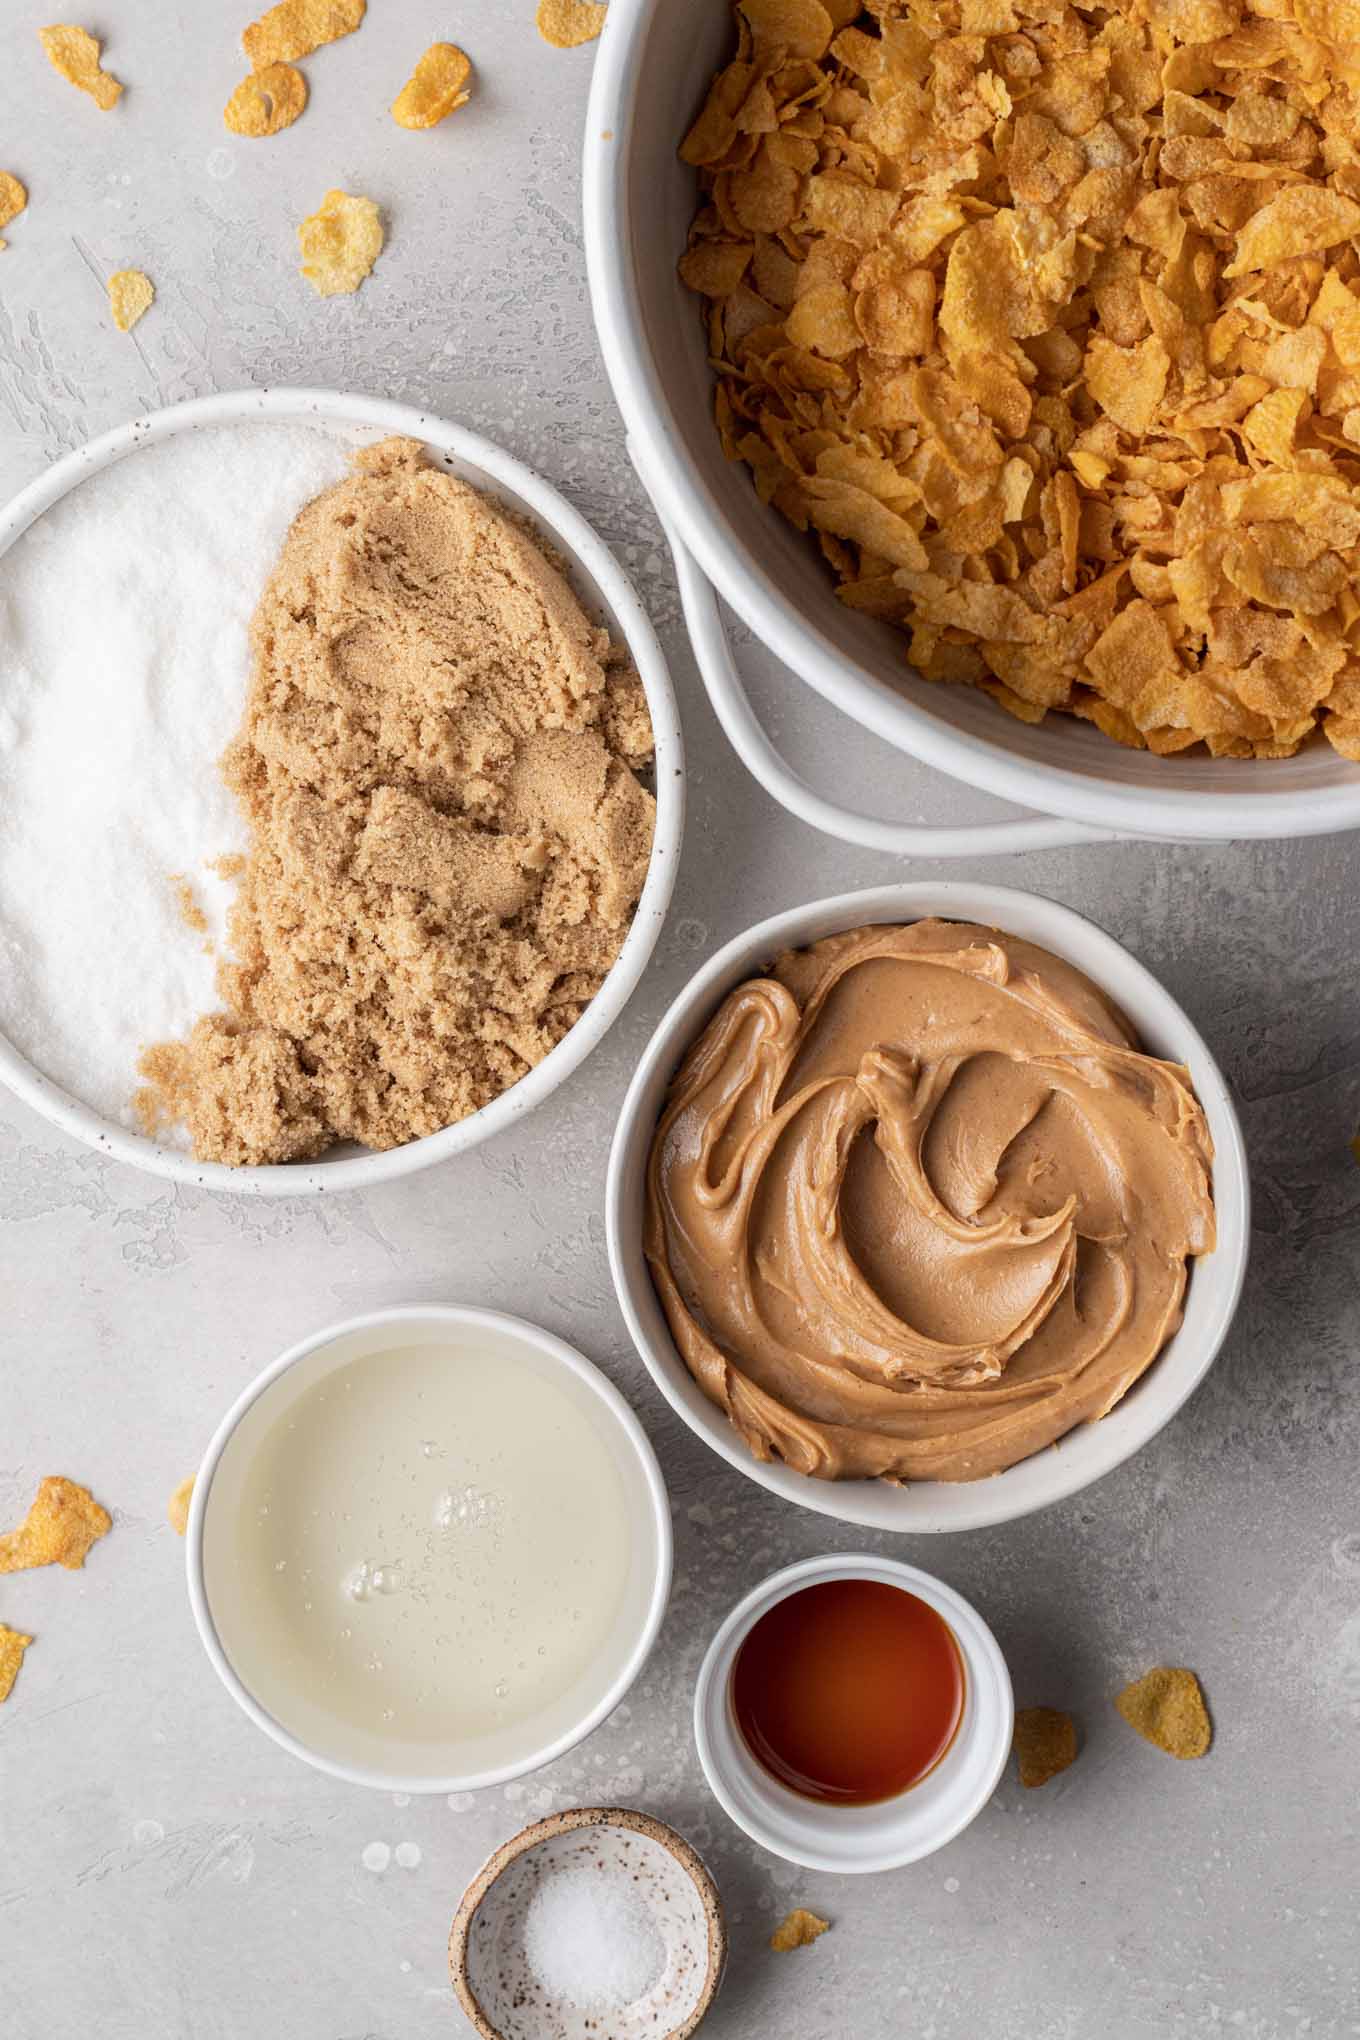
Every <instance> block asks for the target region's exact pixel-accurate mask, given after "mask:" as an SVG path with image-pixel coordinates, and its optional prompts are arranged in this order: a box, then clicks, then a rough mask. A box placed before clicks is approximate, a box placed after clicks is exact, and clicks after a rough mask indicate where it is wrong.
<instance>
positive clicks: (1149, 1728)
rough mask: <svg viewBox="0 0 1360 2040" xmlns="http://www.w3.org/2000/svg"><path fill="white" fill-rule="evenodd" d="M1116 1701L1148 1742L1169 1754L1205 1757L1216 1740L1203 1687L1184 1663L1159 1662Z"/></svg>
mask: <svg viewBox="0 0 1360 2040" xmlns="http://www.w3.org/2000/svg"><path fill="white" fill-rule="evenodd" d="M1114 1704H1115V1706H1116V1707H1117V1708H1118V1709H1119V1712H1120V1713H1121V1714H1122V1715H1123V1717H1124V1719H1125V1721H1127V1722H1128V1724H1129V1726H1130V1728H1136V1729H1137V1731H1138V1733H1139V1735H1141V1736H1142V1738H1143V1740H1144V1742H1150V1743H1151V1744H1152V1745H1153V1747H1154V1749H1159V1750H1165V1751H1166V1753H1167V1755H1168V1756H1169V1757H1202V1756H1203V1755H1204V1754H1205V1752H1206V1751H1207V1750H1208V1748H1209V1745H1210V1743H1211V1742H1212V1741H1213V1736H1214V1732H1213V1728H1212V1726H1211V1724H1210V1721H1209V1710H1208V1708H1207V1707H1206V1706H1205V1704H1204V1693H1203V1690H1202V1688H1201V1686H1200V1683H1199V1680H1198V1679H1197V1678H1196V1677H1195V1675H1194V1673H1193V1672H1191V1671H1187V1670H1186V1668H1185V1666H1184V1665H1155V1666H1154V1667H1153V1669H1152V1670H1151V1671H1150V1672H1144V1674H1143V1676H1142V1678H1141V1679H1135V1680H1134V1681H1133V1683H1132V1685H1129V1686H1125V1688H1124V1690H1123V1692H1122V1693H1119V1694H1116V1696H1115V1703H1114Z"/></svg>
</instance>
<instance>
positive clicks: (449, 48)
mask: <svg viewBox="0 0 1360 2040" xmlns="http://www.w3.org/2000/svg"><path fill="white" fill-rule="evenodd" d="M471 76H472V65H471V64H470V63H469V61H468V59H467V58H466V57H465V56H464V54H463V52H462V51H461V50H460V49H459V48H458V45H457V44H456V43H447V42H437V43H431V44H430V47H429V48H428V49H427V50H426V52H425V54H424V56H423V57H422V58H421V59H420V61H419V63H418V64H417V65H416V67H415V69H414V71H412V73H411V75H410V77H409V78H408V79H407V81H406V83H405V84H404V85H403V86H402V88H401V90H400V92H399V93H398V94H397V96H396V98H395V99H394V100H393V101H392V118H393V120H394V121H395V122H396V123H397V126H398V127H404V128H432V127H437V126H438V125H439V123H440V121H441V120H444V119H446V118H447V116H448V115H449V114H451V113H453V112H455V111H456V110H457V108H458V107H460V106H466V105H467V103H468V100H469V99H470V98H471V96H472V94H471V92H470V90H469V89H468V80H469V79H470V78H471Z"/></svg>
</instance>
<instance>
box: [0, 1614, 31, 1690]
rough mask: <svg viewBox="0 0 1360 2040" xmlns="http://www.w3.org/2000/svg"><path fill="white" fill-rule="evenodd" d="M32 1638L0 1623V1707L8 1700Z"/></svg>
mask: <svg viewBox="0 0 1360 2040" xmlns="http://www.w3.org/2000/svg"><path fill="white" fill-rule="evenodd" d="M32 1641H33V1638H32V1637H31V1636H25V1635H24V1634H23V1631H22V1630H19V1629H11V1628H9V1626H8V1625H7V1624H6V1623H4V1622H0V1705H3V1704H4V1702H5V1701H6V1700H8V1698H9V1696H10V1693H11V1692H12V1690H13V1687H14V1681H15V1680H16V1679H17V1678H18V1676H19V1667H20V1665H21V1664H22V1663H23V1661H24V1652H25V1651H26V1650H27V1649H28V1646H29V1645H30V1643H32Z"/></svg>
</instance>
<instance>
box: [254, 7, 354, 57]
mask: <svg viewBox="0 0 1360 2040" xmlns="http://www.w3.org/2000/svg"><path fill="white" fill-rule="evenodd" d="M367 5H368V0H279V4H278V6H277V7H271V8H270V9H269V10H268V12H267V13H265V14H262V15H261V16H260V18H259V20H258V21H252V22H251V24H250V26H249V28H247V29H245V30H244V31H243V32H242V35H241V48H242V49H243V50H244V51H245V53H246V55H247V56H248V57H249V58H250V61H251V63H252V64H253V65H254V67H255V69H256V70H257V71H263V70H264V69H265V68H266V67H267V66H268V65H270V64H292V63H296V61H297V59H298V58H299V57H310V55H311V54H312V51H313V50H319V49H320V48H321V46H322V44H323V43H332V42H338V41H339V39H340V37H341V36H342V35H352V34H353V33H354V31H355V29H356V28H357V27H358V26H359V23H360V22H361V21H362V20H363V18H364V11H365V9H366V7H367Z"/></svg>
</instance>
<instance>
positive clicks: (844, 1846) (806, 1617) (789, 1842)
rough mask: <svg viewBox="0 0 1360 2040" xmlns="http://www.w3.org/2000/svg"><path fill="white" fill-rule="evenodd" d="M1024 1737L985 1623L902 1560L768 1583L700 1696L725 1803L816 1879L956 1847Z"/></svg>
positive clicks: (794, 1571)
mask: <svg viewBox="0 0 1360 2040" xmlns="http://www.w3.org/2000/svg"><path fill="white" fill-rule="evenodd" d="M1013 1727H1014V1702H1013V1699H1012V1695H1011V1682H1010V1675H1009V1673H1008V1672H1007V1670H1006V1661H1005V1659H1004V1658H1003V1657H1002V1655H1001V1650H1000V1646H999V1645H998V1643H997V1641H996V1638H995V1637H994V1636H993V1635H992V1632H991V1630H990V1629H989V1628H988V1627H987V1624H986V1623H985V1622H984V1621H983V1619H982V1617H981V1616H980V1615H979V1614H978V1612H977V1610H976V1609H975V1608H973V1607H972V1605H971V1604H970V1603H969V1602H967V1601H965V1600H964V1598H963V1596H962V1595H961V1594H957V1593H955V1591H954V1589H953V1588H952V1587H949V1586H946V1585H945V1583H944V1582H943V1581H942V1580H937V1579H935V1578H933V1577H932V1576H931V1574H929V1573H925V1572H922V1571H920V1570H919V1568H918V1567H916V1566H912V1565H906V1564H904V1563H902V1561H900V1560H898V1559H892V1558H874V1557H868V1556H863V1557H856V1556H849V1557H842V1556H839V1555H833V1556H828V1557H825V1558H810V1559H804V1560H803V1561H802V1562H801V1563H799V1564H797V1565H791V1566H787V1567H785V1568H784V1569H783V1571H781V1572H777V1573H773V1574H771V1576H770V1577H769V1579H767V1580H764V1581H762V1583H761V1584H760V1585H759V1586H758V1587H755V1588H753V1589H752V1591H751V1592H750V1593H749V1594H747V1595H746V1597H745V1599H744V1600H742V1601H740V1602H738V1604H737V1606H736V1607H735V1608H734V1609H733V1610H732V1612H731V1613H730V1615H728V1617H727V1619H726V1621H725V1622H724V1623H723V1624H722V1626H721V1627H720V1629H719V1630H718V1633H717V1635H716V1636H715V1637H714V1639H713V1641H712V1643H711V1644H710V1645H709V1648H708V1653H707V1655H706V1656H705V1658H704V1661H703V1664H702V1666H701V1667H700V1671H699V1679H698V1684H697V1687H696V1690H695V1696H694V1733H695V1741H696V1743H697V1745H698V1751H699V1761H700V1762H701V1764H702V1765H703V1768H704V1774H705V1776H706V1777H707V1779H708V1783H709V1785H710V1787H711V1789H712V1791H713V1793H714V1796H715V1797H716V1798H717V1800H718V1802H719V1804H720V1805H721V1806H722V1808H723V1810H724V1811H725V1812H726V1813H727V1814H728V1815H729V1816H730V1817H731V1819H733V1820H734V1821H735V1822H736V1823H737V1826H738V1827H740V1828H742V1829H743V1830H744V1831H745V1833H746V1834H748V1835H749V1836H750V1837H751V1839H752V1840H753V1841H756V1842H759V1843H760V1844H761V1846H762V1848H766V1849H770V1850H772V1851H773V1852H774V1854H775V1855H778V1856H783V1857H785V1858H786V1860H787V1861H789V1862H791V1863H799V1864H802V1865H803V1866H804V1867H805V1868H807V1869H809V1870H828V1871H838V1872H846V1873H854V1872H864V1871H871V1870H891V1869H896V1868H898V1867H899V1866H900V1865H901V1864H904V1863H914V1862H917V1861H918V1860H919V1859H920V1858H921V1857H922V1856H928V1855H930V1854H931V1853H932V1852H933V1851H934V1850H936V1849H939V1848H943V1846H944V1844H945V1843H946V1842H949V1841H952V1840H953V1839H954V1837H955V1836H956V1835H958V1834H960V1833H961V1832H962V1830H963V1829H964V1828H965V1827H967V1825H968V1824H969V1822H970V1821H971V1820H973V1819H975V1818H976V1816H977V1815H978V1814H979V1813H980V1812H981V1810H982V1808H983V1807H984V1806H985V1805H986V1804H987V1801H988V1800H989V1799H990V1798H991V1796H992V1793H993V1792H994V1791H995V1790H996V1786H997V1783H998V1781H999V1779H1000V1777H1001V1773H1002V1771H1003V1769H1004V1767H1005V1764H1006V1759H1007V1757H1008V1756H1009V1754H1010V1747H1011V1735H1012V1730H1013Z"/></svg>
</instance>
